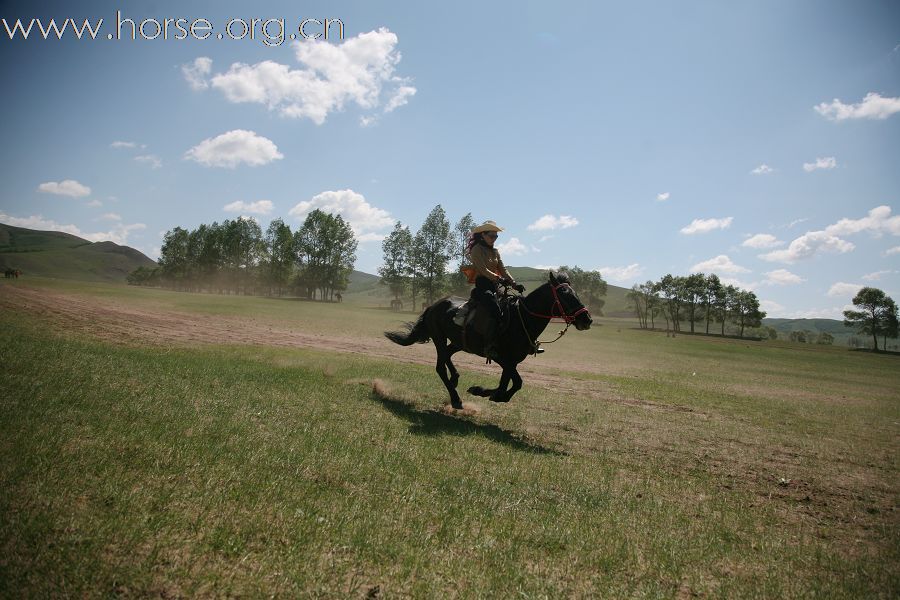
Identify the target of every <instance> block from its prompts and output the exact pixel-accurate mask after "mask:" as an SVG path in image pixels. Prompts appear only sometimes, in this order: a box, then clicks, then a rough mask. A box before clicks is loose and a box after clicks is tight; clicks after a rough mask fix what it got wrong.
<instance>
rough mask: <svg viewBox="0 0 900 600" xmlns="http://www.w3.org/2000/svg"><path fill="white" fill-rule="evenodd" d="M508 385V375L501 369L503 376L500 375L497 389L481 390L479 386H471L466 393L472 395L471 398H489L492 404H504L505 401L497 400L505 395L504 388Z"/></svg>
mask: <svg viewBox="0 0 900 600" xmlns="http://www.w3.org/2000/svg"><path fill="white" fill-rule="evenodd" d="M508 385H509V373H508V372H507V370H506V368H505V367H504V369H503V374H502V375H500V383H499V384H497V387H495V388H492V389H487V388H483V387H481V386H480V385H473V386H472V387H470V388H469V389H468V390H466V391H467V392H469V393H470V394H472V395H473V396H481V397H482V398H490V399H491V400H492V401H494V402H506V400H498V398H500V397H502V395H503V394H505V393H506V386H508Z"/></svg>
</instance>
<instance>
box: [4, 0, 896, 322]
mask: <svg viewBox="0 0 900 600" xmlns="http://www.w3.org/2000/svg"><path fill="white" fill-rule="evenodd" d="M36 4H37V3H33V2H21V1H13V2H4V3H3V4H0V17H2V18H3V19H5V21H3V22H0V76H2V78H3V81H4V83H5V85H4V86H3V87H4V93H3V94H2V95H0V102H2V107H3V111H2V114H3V115H4V119H3V129H4V133H5V139H6V142H5V143H4V144H2V145H0V164H2V165H3V174H4V176H3V178H2V180H0V222H3V223H6V224H10V225H16V226H20V227H29V228H33V229H52V230H60V231H67V232H69V233H74V234H76V235H80V236H81V237H84V238H86V239H89V240H92V241H100V240H112V241H114V242H116V243H119V244H126V245H129V246H133V247H135V248H137V249H139V250H141V251H143V252H144V253H145V254H147V255H148V256H150V257H151V258H157V257H158V255H159V247H160V245H161V242H162V237H163V235H164V234H165V232H166V231H167V230H169V229H172V228H174V227H176V226H180V227H184V228H188V229H190V228H194V227H197V226H198V225H200V224H201V223H212V222H213V221H219V222H221V221H223V220H225V219H234V218H239V217H242V216H243V217H246V218H255V219H256V220H257V221H259V223H260V225H261V226H262V228H263V230H265V228H266V227H267V226H268V224H269V222H270V221H271V220H272V219H275V218H282V219H284V221H285V222H286V223H288V224H289V225H290V226H291V227H292V229H296V228H297V227H298V226H299V225H300V224H301V223H302V222H303V219H304V217H305V215H306V214H308V213H309V212H310V211H311V210H314V209H316V208H321V209H323V210H327V211H330V212H339V213H340V214H342V215H343V216H344V218H346V219H348V220H349V222H350V223H351V225H352V226H353V228H354V231H355V232H356V234H357V237H358V239H359V240H360V244H359V250H358V260H357V264H356V267H357V269H359V270H362V271H366V272H369V273H375V272H376V271H377V268H378V267H379V265H380V264H381V259H382V250H381V240H382V239H383V237H384V236H385V235H386V234H387V233H388V232H389V231H390V230H391V228H392V227H393V224H394V222H396V221H397V220H399V221H401V222H402V223H403V224H404V225H409V226H410V228H411V229H412V230H413V231H415V230H416V229H417V228H418V227H419V226H420V225H421V223H422V221H423V220H424V219H425V216H426V215H427V214H428V213H429V212H430V211H431V210H432V209H433V208H434V206H435V205H437V204H440V205H441V206H442V207H443V208H444V210H445V211H446V213H447V215H448V217H449V218H450V220H451V221H453V222H455V221H456V220H458V219H459V218H460V217H462V216H463V215H465V214H466V213H472V215H473V217H474V219H475V220H476V221H478V222H481V221H484V220H486V219H491V220H494V221H496V222H497V223H498V224H499V225H501V226H502V227H504V229H505V230H504V232H503V233H502V234H501V236H500V239H499V241H498V244H500V246H499V247H500V249H501V252H502V255H503V258H504V261H505V262H506V263H507V265H513V266H533V267H541V268H546V267H555V266H558V265H561V264H568V265H578V266H580V267H582V268H584V269H589V270H591V269H597V270H599V271H600V272H601V274H602V275H603V277H604V278H605V279H606V280H607V281H609V282H610V283H612V284H615V285H620V286H624V287H630V286H631V285H632V284H634V283H641V282H644V281H647V280H648V279H653V280H658V279H659V278H661V277H662V276H663V275H665V274H667V273H672V274H676V275H687V274H689V273H692V272H698V271H701V272H705V273H711V272H714V273H716V274H718V275H719V276H720V277H721V278H722V279H723V280H725V281H727V282H729V283H733V284H735V285H738V286H740V287H742V288H744V289H751V290H753V291H755V292H756V294H757V296H759V298H760V299H761V301H762V307H763V309H764V310H766V311H767V313H768V316H770V317H788V318H804V317H828V318H841V311H842V310H844V309H845V308H848V306H849V305H850V302H851V299H852V297H853V296H854V294H855V293H856V291H857V290H858V289H860V288H861V287H862V286H864V285H870V286H875V287H879V288H881V289H883V290H885V291H886V292H887V293H888V294H890V295H891V296H892V297H893V298H894V299H895V300H898V301H900V4H898V3H897V2H891V1H884V2H873V1H865V0H863V1H860V2H827V1H819V0H816V1H804V0H796V1H789V2H785V1H783V0H771V1H770V0H758V1H754V2H745V3H731V2H728V3H724V2H714V1H709V2H694V1H684V2H670V1H660V2H650V1H638V2H553V3H551V2H522V1H516V2H512V1H500V2H491V3H482V2H452V3H448V2H444V3H430V2H415V3H413V2H396V1H392V2H387V1H373V0H366V1H358V2H342V1H339V0H331V1H328V2H305V1H300V2H298V1H293V2H265V3H260V2H255V3H236V2H222V1H219V2H191V3H189V4H188V3H183V2H178V3H175V2H161V1H159V2H153V1H147V2H139V3H138V2H125V1H122V2H120V3H108V2H79V3H77V4H75V3H62V2H60V3H52V2H45V3H41V5H42V6H40V7H37V6H36ZM117 11H118V16H117ZM51 17H52V18H54V19H55V20H56V22H57V24H58V26H59V27H61V26H62V25H61V24H62V23H63V22H65V20H66V19H67V18H71V19H74V20H75V22H77V23H78V26H79V27H81V25H82V23H83V22H84V20H85V19H87V20H89V21H90V22H91V24H92V26H93V27H96V25H97V23H98V21H99V19H100V18H102V19H103V23H102V25H100V29H99V30H98V31H97V34H96V39H93V40H92V39H89V33H88V32H87V31H84V32H83V38H82V39H77V37H75V35H74V32H73V30H72V29H68V30H66V31H64V32H63V34H62V39H59V38H58V37H57V36H56V35H55V34H54V33H53V32H50V34H49V38H48V39H44V38H43V37H42V36H41V34H40V30H39V27H38V24H37V23H35V24H34V25H32V28H31V32H30V33H29V37H28V39H27V40H26V39H22V31H21V30H19V31H14V34H13V37H14V38H15V39H10V38H11V36H10V33H9V31H10V29H13V28H14V27H15V22H16V19H21V20H22V26H23V28H27V27H28V25H29V24H30V23H32V19H41V25H43V26H44V27H45V28H46V26H47V23H48V20H49V19H50V18H51ZM125 19H127V20H125ZM203 19H205V20H206V21H202V20H203ZM254 19H255V20H256V22H255V23H254ZM279 19H281V20H283V26H282V25H281V23H280V22H279V21H278V20H279ZM325 19H329V20H330V21H329V23H330V25H329V27H328V32H329V39H328V40H325V39H324V36H323V35H322V34H323V33H324V31H325V23H324V22H325ZM119 20H121V25H118V21H119ZM166 20H169V23H168V25H167V26H166V27H165V30H166V31H165V34H163V31H162V30H163V29H164V27H163V25H164V24H165V22H166ZM335 20H339V23H338V22H337V21H335ZM207 21H208V25H209V26H210V27H211V31H208V30H207V29H208V28H207V27H206V25H207V23H206V22H207ZM131 22H133V23H134V25H133V26H132V25H130V23H131ZM229 22H230V28H229V29H227V30H226V25H228V24H229ZM303 22H305V25H304V26H303V31H302V34H303V35H301V32H300V25H301V23H303ZM192 24H193V25H194V29H193V32H192V31H191V30H190V26H191V25H192ZM340 24H342V25H343V38H341V36H340ZM264 25H265V29H263V26H264ZM70 26H71V24H70ZM179 27H180V29H179ZM132 30H134V38H135V39H132V37H131V32H132ZM246 30H252V31H253V39H251V37H250V34H249V33H248V32H247V31H246ZM282 32H283V35H281V33H282ZM219 34H222V39H218V35H219ZM229 34H230V35H229ZM291 34H293V35H294V36H295V38H296V39H294V40H291V39H290V35H291ZM110 37H112V39H109V38H110ZM204 37H205V38H206V39H201V38H204Z"/></svg>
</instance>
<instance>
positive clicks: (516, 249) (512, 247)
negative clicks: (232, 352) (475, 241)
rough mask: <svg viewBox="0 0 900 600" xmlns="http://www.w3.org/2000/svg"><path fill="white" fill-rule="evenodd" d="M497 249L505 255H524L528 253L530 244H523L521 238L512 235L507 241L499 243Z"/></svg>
mask: <svg viewBox="0 0 900 600" xmlns="http://www.w3.org/2000/svg"><path fill="white" fill-rule="evenodd" d="M497 250H499V251H500V253H501V254H503V255H505V256H522V255H523V254H527V253H528V246H526V245H525V244H523V243H522V242H521V241H520V240H519V238H517V237H512V238H509V241H507V242H503V243H500V244H497Z"/></svg>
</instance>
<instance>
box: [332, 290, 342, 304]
mask: <svg viewBox="0 0 900 600" xmlns="http://www.w3.org/2000/svg"><path fill="white" fill-rule="evenodd" d="M334 297H335V299H336V300H337V301H338V302H343V301H344V297H343V296H341V293H340V292H337V293H336V294H335V295H334Z"/></svg>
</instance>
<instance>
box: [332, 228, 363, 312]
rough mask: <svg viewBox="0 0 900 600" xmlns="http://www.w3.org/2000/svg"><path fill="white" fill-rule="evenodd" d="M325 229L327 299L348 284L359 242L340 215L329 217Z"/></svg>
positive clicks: (344, 288)
mask: <svg viewBox="0 0 900 600" xmlns="http://www.w3.org/2000/svg"><path fill="white" fill-rule="evenodd" d="M329 217H330V219H329V220H328V227H327V228H326V236H327V237H326V240H325V248H326V252H327V254H326V261H325V265H326V268H325V281H324V285H325V291H326V293H327V296H328V298H329V299H331V300H333V299H334V293H335V292H342V291H344V290H346V289H347V286H348V285H349V284H350V274H351V273H352V272H353V266H354V265H355V264H356V250H357V248H358V247H359V242H358V241H357V240H356V235H355V234H354V233H353V228H352V227H350V223H348V222H347V221H345V220H344V218H343V217H342V216H341V215H329Z"/></svg>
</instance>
